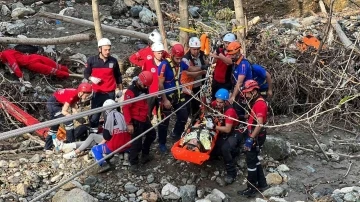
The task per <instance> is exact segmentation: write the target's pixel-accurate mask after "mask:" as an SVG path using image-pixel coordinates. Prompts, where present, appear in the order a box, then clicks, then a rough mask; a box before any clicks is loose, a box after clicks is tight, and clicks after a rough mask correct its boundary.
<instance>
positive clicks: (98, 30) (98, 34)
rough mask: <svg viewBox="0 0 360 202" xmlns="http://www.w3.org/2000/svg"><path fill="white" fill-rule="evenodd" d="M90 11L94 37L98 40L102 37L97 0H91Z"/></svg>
mask: <svg viewBox="0 0 360 202" xmlns="http://www.w3.org/2000/svg"><path fill="white" fill-rule="evenodd" d="M91 6H92V13H93V18H94V26H95V33H96V39H97V40H98V41H99V40H100V39H101V38H102V32H101V24H100V17H99V4H98V1H97V0H92V5H91Z"/></svg>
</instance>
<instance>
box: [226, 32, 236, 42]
mask: <svg viewBox="0 0 360 202" xmlns="http://www.w3.org/2000/svg"><path fill="white" fill-rule="evenodd" d="M235 40H236V36H235V34H233V33H227V34H225V36H224V38H223V41H226V42H234V41H235Z"/></svg>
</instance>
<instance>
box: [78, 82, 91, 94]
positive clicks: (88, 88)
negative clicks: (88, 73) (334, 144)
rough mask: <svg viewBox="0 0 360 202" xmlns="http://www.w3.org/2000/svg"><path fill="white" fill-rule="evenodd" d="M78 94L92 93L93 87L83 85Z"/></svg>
mask: <svg viewBox="0 0 360 202" xmlns="http://www.w3.org/2000/svg"><path fill="white" fill-rule="evenodd" d="M77 90H78V93H80V92H83V93H92V86H91V84H90V83H81V84H80V85H79V87H78V89H77Z"/></svg>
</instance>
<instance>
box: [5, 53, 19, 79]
mask: <svg viewBox="0 0 360 202" xmlns="http://www.w3.org/2000/svg"><path fill="white" fill-rule="evenodd" d="M13 54H14V53H13V52H7V51H4V52H3V53H2V55H1V60H2V61H3V62H4V63H5V64H6V65H7V66H8V67H9V68H10V69H11V71H12V72H14V74H15V75H16V76H17V77H18V78H22V77H23V73H22V71H21V69H20V67H19V65H18V63H17V61H16V58H15V57H14V55H13Z"/></svg>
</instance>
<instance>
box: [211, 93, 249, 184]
mask: <svg viewBox="0 0 360 202" xmlns="http://www.w3.org/2000/svg"><path fill="white" fill-rule="evenodd" d="M215 97H216V100H214V101H213V102H212V103H211V107H213V108H214V109H215V110H217V111H218V112H220V113H221V114H223V115H224V117H220V118H218V121H219V124H217V123H216V121H215V123H216V124H214V122H212V121H211V119H210V120H209V119H207V123H206V127H207V128H209V129H213V130H217V131H219V136H218V138H217V140H216V143H215V148H214V150H213V151H212V155H222V156H223V159H224V163H225V169H226V176H225V178H224V181H225V182H226V183H227V184H231V183H233V182H234V181H235V178H236V175H237V171H236V167H235V162H234V158H235V155H238V153H239V151H238V146H239V144H240V142H241V140H242V135H241V133H240V132H239V131H236V127H237V126H238V122H237V121H236V120H237V118H238V117H237V115H236V112H235V110H234V108H233V107H232V106H231V104H230V103H229V102H228V100H229V91H228V90H226V89H225V88H221V89H219V90H218V91H217V92H216V93H215Z"/></svg>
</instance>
